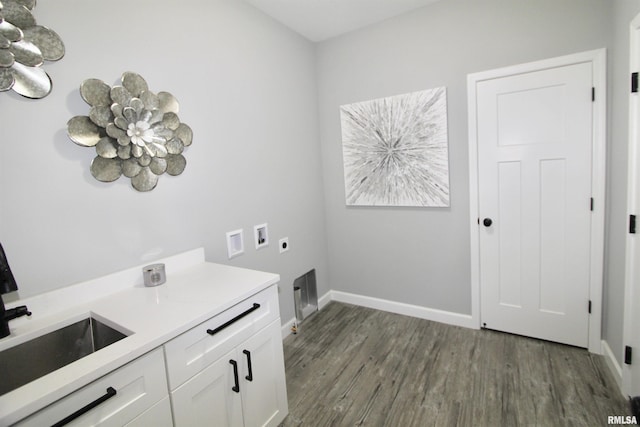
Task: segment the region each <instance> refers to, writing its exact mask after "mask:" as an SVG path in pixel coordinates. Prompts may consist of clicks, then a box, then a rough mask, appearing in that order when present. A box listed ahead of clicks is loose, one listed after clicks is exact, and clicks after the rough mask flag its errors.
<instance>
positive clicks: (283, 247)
mask: <svg viewBox="0 0 640 427" xmlns="http://www.w3.org/2000/svg"><path fill="white" fill-rule="evenodd" d="M278 247H279V248H280V253H283V252H287V251H288V250H289V238H288V237H283V238H282V239H280V240H279V241H278Z"/></svg>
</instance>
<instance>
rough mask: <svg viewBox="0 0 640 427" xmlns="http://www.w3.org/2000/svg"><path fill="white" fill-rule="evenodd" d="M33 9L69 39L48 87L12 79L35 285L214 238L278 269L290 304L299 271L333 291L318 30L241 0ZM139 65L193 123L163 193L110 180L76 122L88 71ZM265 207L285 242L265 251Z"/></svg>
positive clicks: (9, 160) (11, 184)
mask: <svg viewBox="0 0 640 427" xmlns="http://www.w3.org/2000/svg"><path fill="white" fill-rule="evenodd" d="M34 14H35V16H36V19H37V20H38V22H39V23H40V24H42V25H45V26H48V27H50V28H52V29H54V30H55V31H56V32H58V34H60V36H61V37H62V39H63V40H64V43H65V45H66V52H67V53H66V56H65V57H64V58H63V59H62V60H60V61H58V62H55V63H48V64H46V66H45V69H46V70H47V71H48V72H49V74H50V75H51V77H52V79H53V91H52V93H51V94H50V95H49V96H48V97H46V98H44V99H41V100H27V99H24V98H22V97H20V96H18V95H16V94H14V93H2V94H0V112H1V113H0V123H1V125H0V135H1V137H0V138H1V141H0V203H1V205H0V241H1V242H2V244H3V246H4V248H5V250H6V252H7V256H8V258H9V261H10V263H11V267H12V269H13V272H14V274H15V276H16V279H17V281H18V284H19V287H20V295H21V296H23V297H25V296H30V295H34V294H38V293H42V292H45V291H48V290H51V289H55V288H59V287H62V286H65V285H69V284H72V283H76V282H79V281H84V280H87V279H90V278H93V277H97V276H101V275H104V274H107V273H111V272H114V271H118V270H121V269H124V268H128V267H131V266H135V265H139V264H141V263H144V262H145V261H147V260H153V259H157V258H160V257H165V256H168V255H172V254H175V253H179V252H182V251H185V250H189V249H193V248H196V247H200V246H203V247H204V248H205V252H206V258H207V260H209V261H213V262H223V263H228V264H232V265H237V266H245V267H250V268H255V269H261V270H265V271H270V272H274V273H279V274H280V275H281V276H282V281H281V292H280V304H281V307H282V313H281V316H282V318H283V319H289V318H292V317H293V316H294V310H293V290H292V284H293V280H294V278H295V277H297V276H299V275H301V274H303V273H306V272H307V271H308V270H309V269H311V268H314V267H315V268H317V275H318V276H317V277H318V283H319V287H320V288H321V290H320V292H321V293H324V292H326V290H327V289H328V287H327V282H326V280H327V279H326V278H327V265H326V243H325V229H324V214H323V207H322V206H323V196H322V181H321V168H320V151H319V144H318V126H317V111H316V79H315V52H314V47H313V45H312V44H311V43H310V42H308V41H306V40H305V39H303V38H302V37H300V36H298V35H296V34H295V33H293V32H292V31H290V30H287V29H285V28H284V27H282V26H281V25H279V24H277V23H275V21H273V20H271V19H270V18H267V17H266V16H265V15H263V14H262V13H261V12H259V11H257V10H256V9H254V8H253V7H251V6H249V5H247V4H245V3H244V2H240V1H227V0H207V1H205V0H184V1H180V2H166V1H165V2H158V1H151V0H136V1H133V2H132V1H127V0H111V1H98V0H55V1H53V0H41V1H39V2H38V5H37V6H36V8H35V9H34ZM124 71H135V72H137V73H139V74H141V75H142V76H143V77H144V78H145V79H146V80H147V82H148V83H149V86H150V88H151V90H154V91H168V92H171V93H172V94H173V95H175V96H176V98H177V99H178V100H179V101H180V107H181V110H180V114H179V116H180V119H181V120H182V121H183V122H185V123H187V124H188V125H189V126H191V128H192V129H193V132H194V142H193V145H192V146H191V147H189V148H188V149H187V150H186V152H185V157H186V158H187V162H188V163H187V168H186V170H185V172H184V173H183V174H182V175H180V176H178V177H170V176H168V175H163V176H162V177H161V178H160V182H159V184H158V186H157V188H156V189H155V190H153V191H152V192H149V193H139V192H137V191H135V190H133V189H132V188H131V186H130V183H129V180H128V179H125V178H121V179H120V180H118V181H116V182H115V183H110V184H105V183H100V182H98V181H96V180H95V179H94V178H93V177H92V176H91V175H90V173H89V164H90V162H91V160H92V159H93V157H94V156H95V151H94V150H93V149H90V148H83V147H80V146H77V145H75V144H74V143H72V142H71V140H70V139H68V137H67V135H66V123H67V120H69V119H70V118H71V117H73V116H75V115H87V114H88V111H89V110H88V108H89V107H88V105H87V104H85V103H84V101H83V100H82V99H81V97H80V94H79V91H78V88H79V86H80V83H81V82H82V81H84V80H85V79H88V78H99V79H102V80H104V81H105V82H107V83H109V84H115V83H117V82H118V81H119V78H120V76H121V74H122V72H124ZM265 222H267V223H268V224H269V236H270V238H271V244H270V246H269V247H267V248H264V249H261V250H259V251H256V250H255V249H254V243H253V238H252V234H251V233H252V231H253V225H255V224H262V223H265ZM237 228H244V231H245V254H244V255H242V256H239V257H237V258H234V259H233V260H231V261H229V260H227V254H226V246H225V245H226V243H225V232H226V231H229V230H234V229H237ZM284 236H288V237H289V239H290V247H291V250H290V251H289V252H287V253H286V254H283V255H280V254H279V253H278V250H277V240H278V238H280V237H284ZM141 274H142V272H141ZM323 289H324V290H323Z"/></svg>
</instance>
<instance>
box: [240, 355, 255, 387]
mask: <svg viewBox="0 0 640 427" xmlns="http://www.w3.org/2000/svg"><path fill="white" fill-rule="evenodd" d="M242 352H243V353H244V354H245V355H246V356H247V366H248V367H249V375H247V376H246V377H245V378H246V379H247V381H253V369H252V368H251V352H250V351H249V350H242Z"/></svg>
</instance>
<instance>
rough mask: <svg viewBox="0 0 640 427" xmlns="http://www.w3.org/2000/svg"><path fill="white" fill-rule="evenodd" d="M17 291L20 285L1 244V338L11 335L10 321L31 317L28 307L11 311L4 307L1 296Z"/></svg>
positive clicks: (23, 306) (20, 307) (11, 309)
mask: <svg viewBox="0 0 640 427" xmlns="http://www.w3.org/2000/svg"><path fill="white" fill-rule="evenodd" d="M17 290H18V283H17V282H16V279H15V278H14V277H13V273H11V268H9V261H7V256H6V255H5V253H4V249H3V248H2V244H1V243H0V338H4V337H7V336H9V334H10V333H11V331H10V330H9V320H13V319H16V318H18V317H22V316H31V312H30V311H29V309H28V308H27V306H26V305H21V306H19V307H15V308H9V309H6V308H5V307H4V301H3V300H2V296H1V295H2V294H6V293H9V292H13V291H17Z"/></svg>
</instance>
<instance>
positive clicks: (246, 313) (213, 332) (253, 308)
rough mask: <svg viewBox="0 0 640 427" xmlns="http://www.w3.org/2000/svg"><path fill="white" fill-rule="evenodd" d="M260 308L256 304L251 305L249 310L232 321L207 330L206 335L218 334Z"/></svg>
mask: <svg viewBox="0 0 640 427" xmlns="http://www.w3.org/2000/svg"><path fill="white" fill-rule="evenodd" d="M259 308H260V304H258V303H257V302H254V303H253V307H251V308H250V309H248V310H246V311H243V312H242V313H240V314H238V315H237V316H236V317H234V318H233V319H231V320H229V321H228V322H226V323H224V324H222V325H220V326H218V327H217V328H215V329H207V333H208V334H209V335H215V334H217V333H218V332H220V331H221V330H223V329H224V328H226V327H227V326H230V325H232V324H233V323H235V322H237V321H238V320H240V319H242V318H243V317H244V316H246V315H248V314H249V313H251V312H252V311H255V310H257V309H259Z"/></svg>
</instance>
